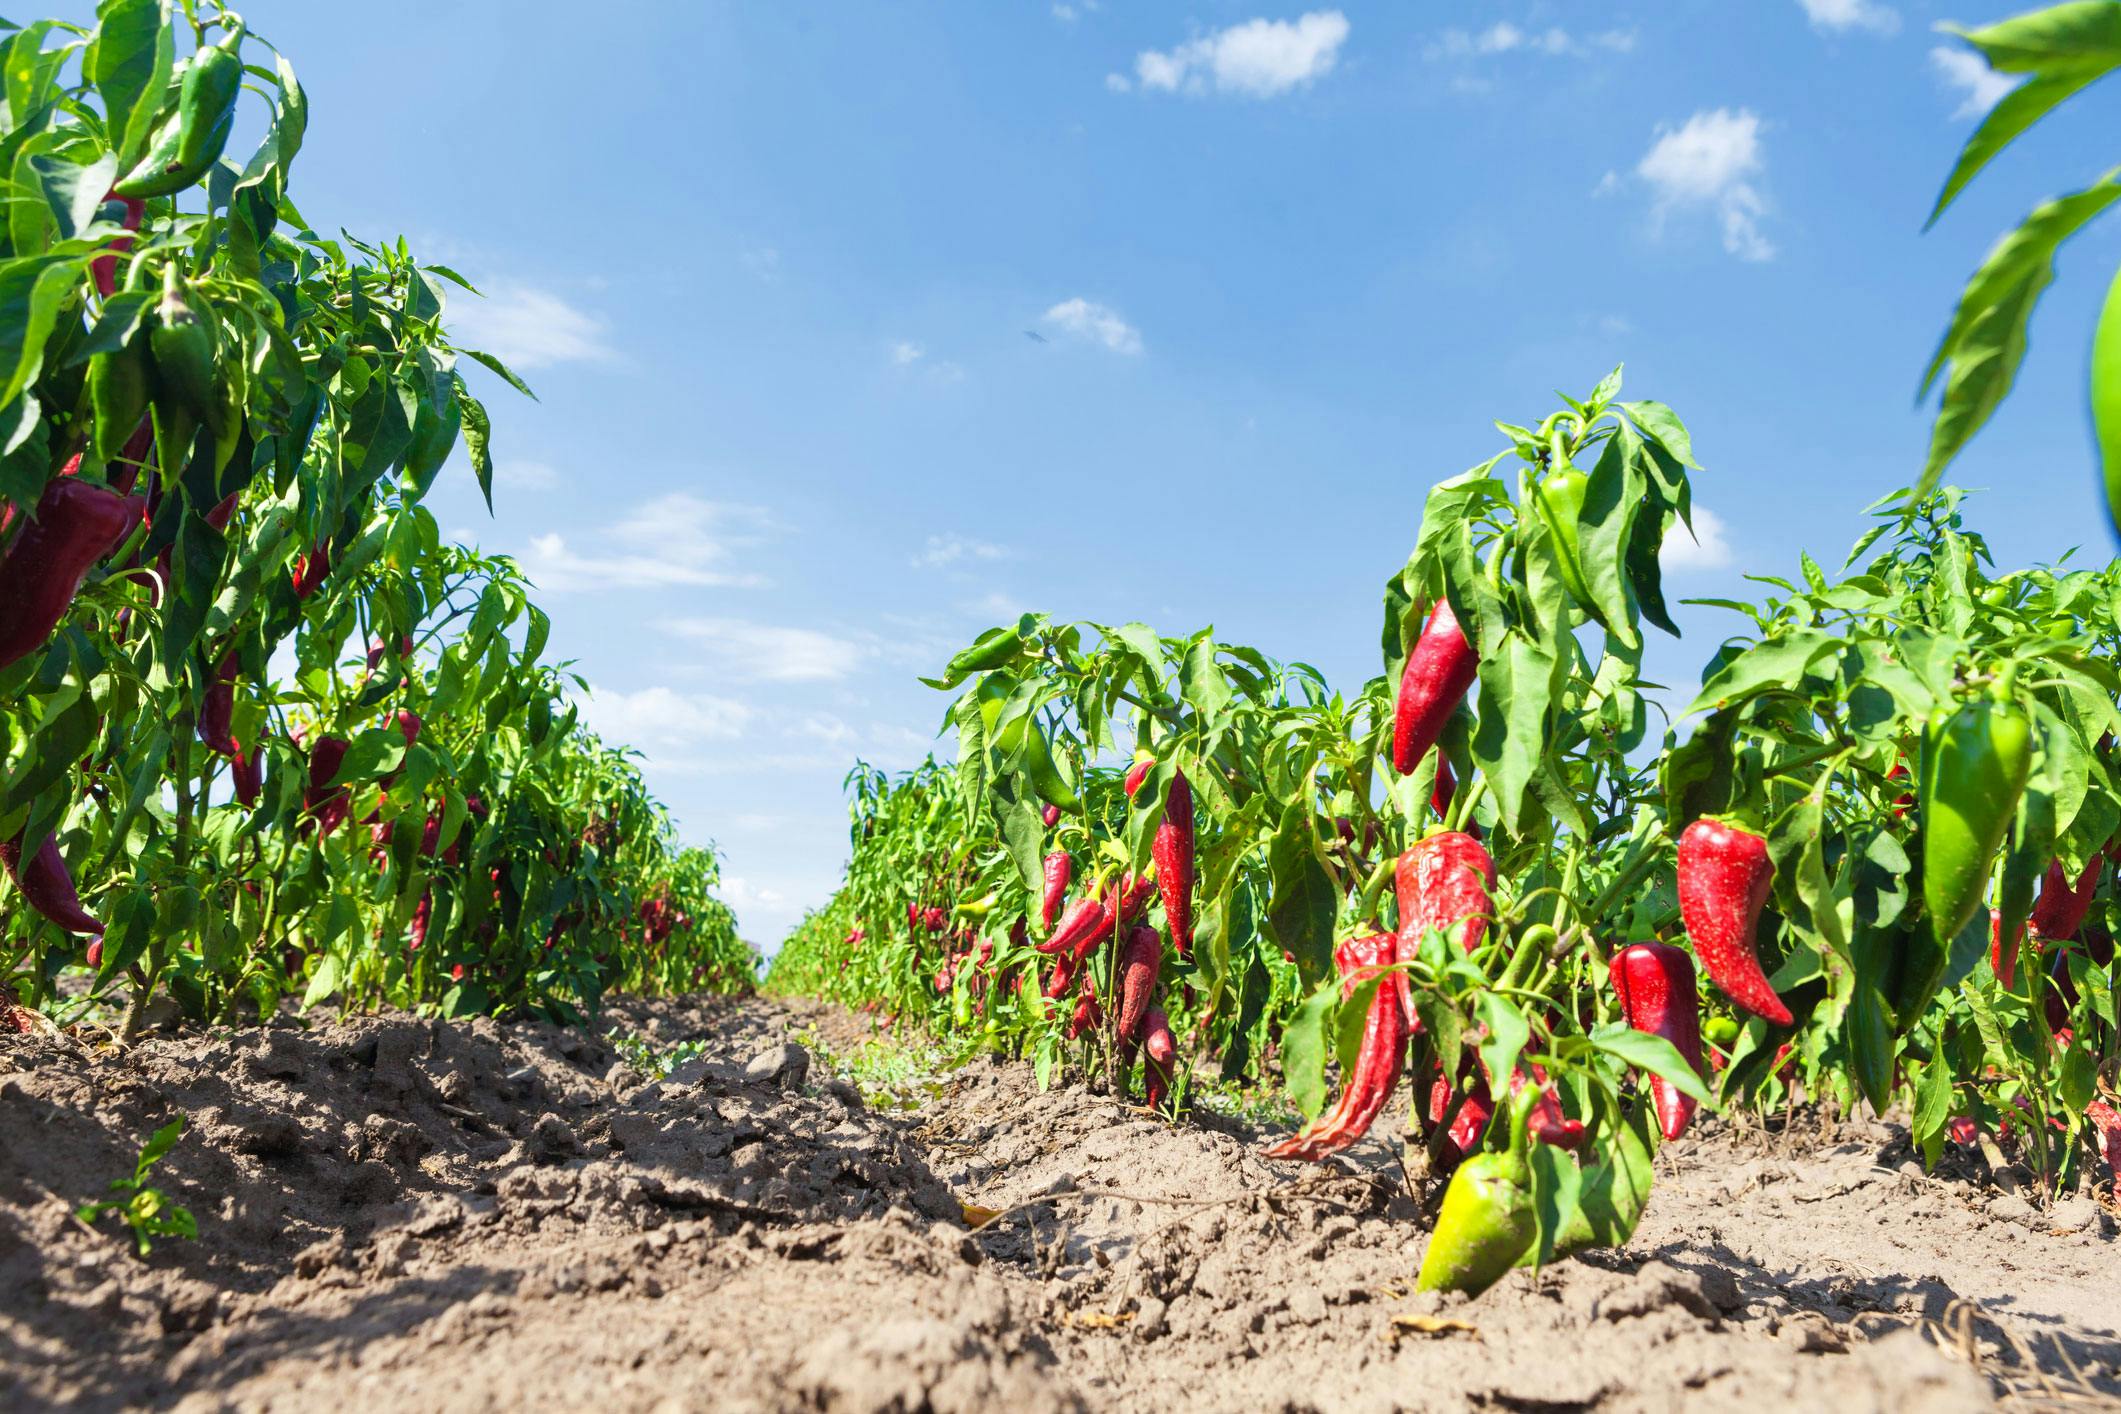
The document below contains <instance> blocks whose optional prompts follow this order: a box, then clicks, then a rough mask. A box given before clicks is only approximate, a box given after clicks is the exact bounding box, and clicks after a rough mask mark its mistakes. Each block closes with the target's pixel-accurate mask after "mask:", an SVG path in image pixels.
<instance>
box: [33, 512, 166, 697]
mask: <svg viewBox="0 0 2121 1414" xmlns="http://www.w3.org/2000/svg"><path fill="white" fill-rule="evenodd" d="M144 510H145V503H144V502H142V501H141V500H140V499H139V498H138V497H133V496H121V495H119V494H118V493H117V492H115V491H112V490H109V489H108V488H106V487H102V486H91V485H89V484H88V483H87V482H85V481H81V480H79V479H77V478H74V477H61V478H58V479H55V480H53V481H51V482H48V483H47V484H46V485H45V488H44V495H43V496H42V497H41V498H40V499H39V500H38V502H37V513H36V516H35V518H34V519H33V520H31V521H30V523H29V524H28V525H26V526H24V527H23V528H22V531H21V533H20V534H18V535H17V536H16V537H15V543H14V544H13V545H11V546H10V547H9V548H8V551H7V557H6V558H5V559H0V668H5V667H9V666H11V665H12V664H15V663H18V662H20V661H21V660H22V659H24V658H26V657H28V656H29V655H30V654H32V653H34V652H36V651H37V650H38V649H40V648H42V647H44V645H45V644H46V643H48V642H50V641H51V637H52V634H53V633H54V632H55V631H56V630H57V629H58V627H59V622H60V620H62V619H64V618H65V617H66V611H67V609H68V608H69V607H71V606H72V604H73V602H74V596H75V595H77V594H79V593H80V592H81V585H82V582H83V581H84V580H86V579H87V578H88V572H89V570H90V569H92V568H93V567H94V566H95V563H96V561H98V560H100V559H102V558H103V557H104V556H105V555H108V554H109V553H110V552H111V551H112V550H113V549H115V548H117V545H118V542H119V541H121V540H123V539H124V538H125V537H126V536H128V535H130V534H132V532H133V528H134V527H135V526H137V525H139V523H140V516H141V514H142V512H143V511H144Z"/></svg>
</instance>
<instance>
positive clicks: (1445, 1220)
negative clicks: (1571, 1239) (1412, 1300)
mask: <svg viewBox="0 0 2121 1414" xmlns="http://www.w3.org/2000/svg"><path fill="white" fill-rule="evenodd" d="M1545 1093H1546V1092H1545V1091H1544V1090H1542V1089H1541V1088H1540V1087H1539V1086H1537V1085H1527V1086H1525V1087H1524V1089H1523V1090H1521V1091H1520V1092H1518V1095H1517V1098H1516V1099H1515V1100H1513V1101H1512V1102H1511V1104H1510V1147H1509V1148H1507V1149H1505V1150H1503V1151H1502V1152H1500V1153H1485V1154H1476V1155H1474V1156H1473V1157H1472V1158H1470V1159H1467V1160H1466V1161H1465V1162H1464V1163H1462V1164H1460V1165H1459V1166H1458V1172H1456V1173H1454V1174H1452V1175H1451V1186H1450V1187H1449V1188H1447V1189H1445V1190H1444V1195H1443V1210H1442V1211H1441V1212H1439V1213H1438V1214H1437V1215H1436V1230H1435V1231H1434V1232H1432V1233H1430V1234H1429V1250H1428V1251H1426V1252H1424V1253H1422V1256H1421V1274H1420V1275H1419V1276H1417V1277H1416V1278H1415V1279H1414V1289H1415V1290H1416V1291H1463V1292H1465V1293H1466V1294H1468V1295H1470V1296H1478V1295H1480V1293H1481V1292H1483V1291H1486V1290H1487V1289H1488V1288H1489V1287H1491V1286H1493V1285H1494V1284H1495V1283H1496V1282H1497V1281H1498V1280H1500V1279H1501V1277H1502V1276H1503V1275H1504V1273H1506V1272H1508V1271H1509V1270H1510V1268H1511V1267H1513V1266H1515V1265H1516V1264H1517V1259H1518V1258H1519V1257H1522V1256H1523V1255H1524V1254H1525V1253H1526V1251H1528V1250H1529V1249H1531V1248H1533V1247H1535V1246H1536V1245H1537V1244H1538V1242H1539V1210H1538V1205H1537V1204H1536V1203H1534V1201H1533V1198H1532V1165H1531V1160H1530V1157H1529V1154H1528V1152H1527V1149H1526V1134H1525V1131H1526V1125H1527V1122H1528V1121H1529V1119H1530V1118H1531V1113H1532V1106H1533V1105H1535V1104H1537V1103H1538V1102H1539V1100H1540V1098H1541V1096H1543V1095H1544V1094H1545Z"/></svg>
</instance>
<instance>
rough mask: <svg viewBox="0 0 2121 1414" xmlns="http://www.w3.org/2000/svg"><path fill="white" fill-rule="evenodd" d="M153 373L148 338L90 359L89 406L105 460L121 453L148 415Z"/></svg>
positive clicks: (99, 449)
mask: <svg viewBox="0 0 2121 1414" xmlns="http://www.w3.org/2000/svg"><path fill="white" fill-rule="evenodd" d="M152 380H153V375H152V374H151V373H150V371H149V367H148V357H147V341H146V340H144V339H139V338H135V339H134V340H133V341H132V342H131V343H129V344H127V345H126V346H125V347H124V348H122V349H112V350H111V351H110V352H109V353H99V354H97V355H96V356H95V357H94V358H92V359H90V360H89V361H88V405H89V411H90V415H91V417H92V418H93V420H94V422H93V425H94V428H95V438H96V455H97V456H98V457H99V458H101V459H102V460H104V461H106V462H107V461H109V460H110V459H111V458H113V457H115V456H117V455H118V453H119V452H120V451H122V450H123V449H124V447H125V444H126V443H127V442H129V441H131V440H132V435H133V433H134V432H135V431H137V430H138V429H139V426H140V419H141V418H143V417H145V416H146V415H147V402H148V396H149V392H150V388H151V386H152Z"/></svg>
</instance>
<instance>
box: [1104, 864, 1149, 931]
mask: <svg viewBox="0 0 2121 1414" xmlns="http://www.w3.org/2000/svg"><path fill="white" fill-rule="evenodd" d="M1155 887H1156V881H1155V880H1154V879H1144V878H1142V877H1140V876H1139V875H1137V874H1134V873H1132V872H1131V871H1130V872H1129V873H1128V874H1127V875H1126V876H1125V877H1123V878H1122V879H1121V880H1120V881H1119V887H1118V889H1117V890H1116V891H1115V892H1114V898H1115V900H1116V902H1114V903H1113V904H1112V905H1111V907H1112V908H1114V909H1115V910H1116V920H1117V921H1118V922H1120V923H1132V922H1133V921H1134V920H1135V919H1137V918H1139V917H1141V912H1142V906H1143V905H1144V904H1146V903H1148V901H1149V892H1150V890H1152V889H1154V888H1155Z"/></svg>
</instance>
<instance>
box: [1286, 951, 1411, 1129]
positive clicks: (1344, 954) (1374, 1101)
mask: <svg viewBox="0 0 2121 1414" xmlns="http://www.w3.org/2000/svg"><path fill="white" fill-rule="evenodd" d="M1397 948H1398V940H1397V939H1396V938H1394V937H1393V936H1392V935H1391V934H1390V933H1372V934H1371V935H1370V936H1369V937H1367V938H1350V939H1348V940H1347V941H1346V942H1343V943H1342V944H1341V945H1340V946H1339V947H1337V948H1335V949H1333V962H1334V965H1335V966H1336V967H1338V968H1339V969H1340V992H1341V996H1342V997H1343V998H1345V997H1348V996H1350V995H1352V994H1353V993H1354V991H1355V989H1356V987H1358V986H1360V985H1361V984H1362V983H1363V982H1365V981H1368V980H1369V979H1370V978H1372V977H1374V976H1376V975H1377V974H1378V972H1379V971H1380V969H1382V968H1384V967H1387V966H1389V965H1390V964H1391V963H1392V961H1393V958H1394V956H1395V955H1396V950H1397ZM1405 990H1406V974H1405V973H1403V972H1394V973H1391V974H1390V975H1388V976H1387V977H1386V978H1385V980H1384V981H1383V982H1382V983H1381V984H1380V985H1379V986H1378V988H1377V995H1376V996H1375V997H1373V998H1372V999H1371V1001H1370V1010H1369V1014H1368V1016H1367V1017H1366V1018H1365V1019H1364V1021H1363V1028H1362V1045H1361V1047H1360V1049H1359V1050H1358V1051H1357V1052H1356V1057H1355V1067H1354V1069H1353V1070H1352V1071H1351V1072H1350V1073H1349V1074H1348V1075H1347V1076H1346V1077H1345V1079H1344V1081H1343V1083H1342V1085H1341V1091H1340V1100H1339V1102H1338V1103H1337V1104H1335V1105H1334V1106H1333V1108H1332V1109H1330V1110H1328V1111H1326V1112H1325V1113H1324V1114H1322V1115H1320V1116H1319V1117H1318V1118H1317V1119H1315V1120H1312V1121H1311V1123H1309V1124H1307V1125H1305V1126H1304V1127H1303V1128H1302V1129H1301V1130H1299V1131H1297V1132H1296V1133H1295V1134H1292V1135H1290V1136H1289V1137H1288V1138H1286V1139H1283V1140H1281V1141H1280V1142H1278V1143H1275V1144H1270V1145H1268V1146H1267V1148H1266V1149H1264V1150H1263V1151H1262V1152H1263V1153H1264V1154H1265V1156H1266V1157H1267V1158H1270V1159H1307V1160H1310V1161H1312V1162H1316V1161H1317V1160H1319V1159H1323V1158H1325V1157H1326V1156H1327V1155H1329V1154H1336V1153H1339V1152H1340V1151H1341V1150H1342V1149H1345V1148H1347V1147H1348V1146H1349V1145H1350V1144H1353V1143H1354V1142H1355V1141H1356V1140H1358V1139H1360V1138H1362V1137H1363V1135H1365V1134H1367V1133H1368V1132H1369V1130H1370V1125H1371V1123H1372V1121H1374V1120H1375V1119H1376V1118H1377V1115H1378V1112H1379V1111H1381V1110H1382V1109H1384V1107H1385V1102H1386V1101H1387V1100H1389V1099H1390V1098H1391V1097H1392V1090H1393V1088H1394V1087H1395V1086H1397V1085H1398V1084H1399V1068H1400V1066H1401V1064H1402V1063H1404V1061H1405V1059H1406V1049H1407V1035H1408V1029H1407V1022H1406V1011H1407V1007H1406V1005H1405V1004H1404V1002H1403V1001H1402V999H1401V995H1400V994H1401V993H1402V992H1404V991H1405Z"/></svg>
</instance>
